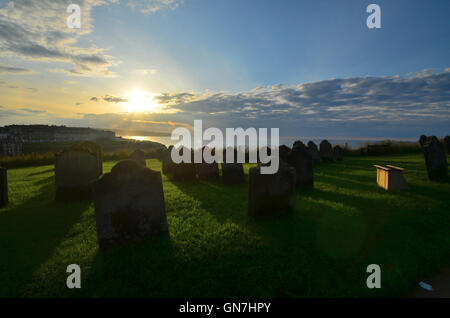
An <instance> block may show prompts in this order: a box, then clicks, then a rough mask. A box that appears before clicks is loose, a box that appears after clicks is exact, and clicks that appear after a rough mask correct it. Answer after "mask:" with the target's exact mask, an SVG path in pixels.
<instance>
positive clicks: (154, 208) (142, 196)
mask: <svg viewBox="0 0 450 318" xmlns="http://www.w3.org/2000/svg"><path fill="white" fill-rule="evenodd" d="M93 194H94V206H95V220H96V226H97V237H98V243H99V247H100V249H101V250H103V249H105V248H108V247H112V246H119V245H122V244H125V243H129V242H135V241H140V240H143V239H145V238H148V237H152V236H155V235H160V234H168V226H167V220H166V211H165V205H164V192H163V187H162V181H161V173H160V172H159V171H153V170H151V169H149V168H145V167H143V166H142V165H140V164H138V163H137V162H135V161H134V160H124V161H121V162H119V163H118V164H116V165H115V166H114V167H113V168H112V170H111V172H110V173H107V174H105V175H104V176H103V177H102V178H101V179H100V180H98V181H96V182H95V183H94V186H93Z"/></svg>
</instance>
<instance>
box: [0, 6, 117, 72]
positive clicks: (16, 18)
mask: <svg viewBox="0 0 450 318" xmlns="http://www.w3.org/2000/svg"><path fill="white" fill-rule="evenodd" d="M110 2H116V1H114V0H109V1H108V0H103V1H100V0H79V1H77V3H78V4H79V5H80V7H81V14H82V28H81V29H70V28H68V27H67V25H66V18H67V13H66V8H67V6H68V2H67V1H65V0H40V1H29V0H15V1H11V2H9V3H8V4H7V5H6V6H3V7H1V6H0V47H1V53H0V55H3V56H8V57H20V58H22V59H27V60H34V61H53V62H65V63H69V64H71V65H72V67H71V68H68V69H56V71H63V72H66V73H67V74H72V75H103V76H111V75H112V74H113V72H112V71H111V70H110V68H111V67H112V66H114V65H116V64H117V63H118V62H117V61H115V60H114V59H113V58H112V57H111V56H108V55H106V54H105V52H104V51H105V50H104V49H101V48H97V47H80V46H77V45H76V43H77V41H78V39H79V38H80V37H81V36H83V35H86V34H89V33H90V32H91V31H92V29H93V27H92V17H91V10H92V8H93V7H95V6H99V5H105V4H109V3H110Z"/></svg>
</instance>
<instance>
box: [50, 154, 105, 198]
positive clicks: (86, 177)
mask: <svg viewBox="0 0 450 318" xmlns="http://www.w3.org/2000/svg"><path fill="white" fill-rule="evenodd" d="M100 175H101V171H100V165H99V159H98V156H97V154H96V153H93V152H90V151H89V150H88V149H85V148H70V149H66V150H64V151H62V152H61V153H59V154H57V155H56V156H55V187H56V189H55V190H56V196H55V198H56V200H58V201H61V200H86V199H91V184H92V182H94V181H96V180H97V179H98V177H99V176H100Z"/></svg>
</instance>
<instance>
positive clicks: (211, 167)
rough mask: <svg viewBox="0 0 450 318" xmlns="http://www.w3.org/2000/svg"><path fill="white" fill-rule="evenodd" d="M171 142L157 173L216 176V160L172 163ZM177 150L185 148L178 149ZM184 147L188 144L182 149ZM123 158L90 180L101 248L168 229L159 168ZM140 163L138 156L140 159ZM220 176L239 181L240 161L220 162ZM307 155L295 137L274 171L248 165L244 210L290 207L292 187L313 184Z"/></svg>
mask: <svg viewBox="0 0 450 318" xmlns="http://www.w3.org/2000/svg"><path fill="white" fill-rule="evenodd" d="M170 151H171V148H169V149H168V151H167V153H166V154H165V156H164V157H163V158H162V163H163V173H165V174H171V175H172V176H173V177H174V178H175V179H177V180H194V179H195V178H196V174H198V175H199V178H201V179H207V180H210V179H216V178H218V176H219V169H218V164H217V163H212V164H207V163H201V164H193V163H184V162H181V163H178V164H176V163H174V162H172V160H171V157H170ZM182 151H186V150H185V149H183V150H182ZM188 151H190V150H188ZM138 162H139V160H136V158H134V160H125V161H122V162H119V163H118V164H117V165H116V166H114V167H113V168H112V170H111V172H110V173H107V174H105V175H104V176H103V177H102V178H101V179H100V180H98V181H96V182H94V184H93V199H94V206H95V217H96V225H97V235H98V242H99V246H100V248H101V249H104V248H107V247H110V246H115V245H121V244H123V243H126V242H132V241H138V240H141V239H144V238H146V237H150V236H153V235H157V234H164V233H166V234H167V233H168V232H169V229H168V224H167V219H166V213H165V203H164V192H163V186H162V178H161V173H160V172H158V171H153V170H151V169H149V168H146V167H145V164H139V163H138ZM142 163H144V162H142ZM222 175H223V177H224V181H225V182H232V183H235V182H243V181H244V180H245V175H244V171H243V166H242V163H226V164H222ZM313 177H314V173H313V159H312V155H311V153H310V151H309V150H308V148H307V147H306V146H305V145H304V144H303V143H302V142H296V143H295V144H294V146H293V147H292V149H290V150H289V152H288V154H287V157H286V158H285V160H280V165H279V169H278V171H277V172H276V173H274V174H261V164H259V165H258V166H257V167H252V168H250V172H249V190H248V191H249V192H248V214H249V216H251V217H261V216H277V215H279V214H282V213H284V212H288V211H292V210H293V209H294V205H295V197H296V189H298V188H299V187H300V188H303V187H312V186H313Z"/></svg>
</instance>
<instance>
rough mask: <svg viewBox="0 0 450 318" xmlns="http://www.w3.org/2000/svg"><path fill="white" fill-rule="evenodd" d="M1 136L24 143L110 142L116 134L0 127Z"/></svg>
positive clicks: (94, 131) (13, 126)
mask: <svg viewBox="0 0 450 318" xmlns="http://www.w3.org/2000/svg"><path fill="white" fill-rule="evenodd" d="M1 136H18V137H20V138H21V139H22V141H23V142H24V143H35V142H55V141H95V140H104V139H107V140H111V139H114V138H115V137H116V133H115V132H113V131H108V130H101V129H93V128H79V127H66V126H48V125H9V126H5V127H0V139H2V140H3V139H5V137H3V138H2V137H1Z"/></svg>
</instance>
